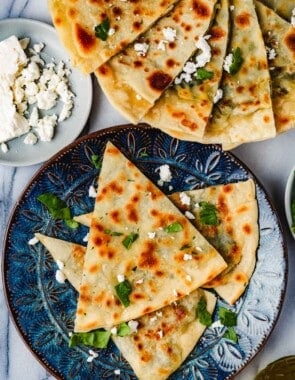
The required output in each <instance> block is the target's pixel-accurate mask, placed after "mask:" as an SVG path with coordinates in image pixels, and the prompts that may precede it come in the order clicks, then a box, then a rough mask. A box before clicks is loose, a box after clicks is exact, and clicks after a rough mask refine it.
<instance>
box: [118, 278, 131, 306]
mask: <svg viewBox="0 0 295 380" xmlns="http://www.w3.org/2000/svg"><path fill="white" fill-rule="evenodd" d="M115 291H116V294H117V296H118V298H119V300H120V301H121V303H122V304H123V305H124V306H125V307H127V306H129V305H130V299H129V295H130V293H131V292H132V286H131V284H130V282H129V281H128V280H124V281H122V282H119V283H118V284H117V285H116V286H115Z"/></svg>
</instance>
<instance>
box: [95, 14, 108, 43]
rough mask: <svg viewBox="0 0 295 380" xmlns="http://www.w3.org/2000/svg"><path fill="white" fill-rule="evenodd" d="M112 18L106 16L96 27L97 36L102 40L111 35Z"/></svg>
mask: <svg viewBox="0 0 295 380" xmlns="http://www.w3.org/2000/svg"><path fill="white" fill-rule="evenodd" d="M109 30H110V20H109V19H108V18H105V19H104V20H103V21H102V22H101V23H100V24H98V25H96V26H95V28H94V32H95V37H97V38H100V39H101V40H102V41H106V40H107V38H108V36H109Z"/></svg>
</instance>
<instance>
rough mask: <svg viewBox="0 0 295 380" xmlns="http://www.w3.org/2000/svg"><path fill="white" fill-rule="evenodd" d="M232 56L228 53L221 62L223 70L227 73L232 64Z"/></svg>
mask: <svg viewBox="0 0 295 380" xmlns="http://www.w3.org/2000/svg"><path fill="white" fill-rule="evenodd" d="M233 59H234V56H233V54H232V53H229V54H228V55H227V56H226V57H225V58H224V62H223V69H224V70H225V71H226V72H227V73H229V68H230V66H231V65H232V63H233Z"/></svg>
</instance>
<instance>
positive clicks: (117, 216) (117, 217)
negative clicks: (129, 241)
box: [109, 210, 121, 224]
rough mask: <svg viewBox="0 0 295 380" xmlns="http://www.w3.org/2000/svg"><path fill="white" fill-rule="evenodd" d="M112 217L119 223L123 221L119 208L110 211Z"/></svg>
mask: <svg viewBox="0 0 295 380" xmlns="http://www.w3.org/2000/svg"><path fill="white" fill-rule="evenodd" d="M109 215H110V219H111V221H112V222H113V223H115V224H119V223H120V221H121V215H120V211H119V210H113V211H111V212H110V214H109Z"/></svg>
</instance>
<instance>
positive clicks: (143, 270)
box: [75, 142, 226, 332]
mask: <svg viewBox="0 0 295 380" xmlns="http://www.w3.org/2000/svg"><path fill="white" fill-rule="evenodd" d="M150 234H152V236H151V235H150ZM187 245H190V246H191V249H190V254H191V255H192V258H193V259H192V260H190V261H189V262H188V261H187V260H185V257H186V256H185V255H184V252H183V247H184V246H187ZM187 253H188V252H187ZM225 268H226V263H225V261H224V260H223V258H222V257H221V256H220V255H219V254H218V252H217V251H216V250H215V249H214V248H213V246H211V245H210V244H209V243H208V241H207V240H206V239H205V238H204V237H203V236H202V235H201V234H200V233H199V232H198V231H197V229H196V228H195V227H193V225H192V224H191V223H190V222H189V221H188V219H187V218H185V217H184V216H183V215H182V213H181V212H180V211H179V210H178V209H177V207H176V206H174V205H173V203H172V202H170V201H169V200H168V198H167V197H166V196H165V195H164V194H163V193H162V192H161V191H160V190H159V189H158V188H157V187H156V186H155V185H154V184H153V183H152V182H151V181H150V180H149V179H148V178H146V177H145V176H144V175H143V174H142V173H141V172H140V171H139V169H138V168H137V167H136V166H135V165H134V164H133V163H132V162H131V161H129V160H128V159H127V158H126V157H125V156H124V155H123V154H122V153H121V152H120V151H119V149H118V148H116V147H115V146H114V145H113V144H112V143H110V142H108V143H107V145H106V148H105V153H104V158H103V163H102V168H101V172H100V176H99V187H98V194H97V197H96V201H95V207H94V214H93V218H92V221H91V226H90V231H89V241H88V245H87V251H86V256H85V262H84V267H83V276H82V282H81V287H80V292H79V299H78V305H77V313H76V320H75V331H76V332H83V331H84V332H85V331H90V330H93V329H96V328H99V327H111V326H114V325H117V324H119V323H121V322H123V321H128V320H131V319H136V318H139V317H141V316H143V315H145V314H148V313H151V312H152V311H155V310H158V309H160V308H162V307H164V306H166V305H168V304H171V303H172V302H174V301H176V300H178V299H179V298H182V297H184V296H185V295H187V294H189V293H191V292H192V291H193V290H195V289H196V288H199V287H200V286H201V285H203V284H204V283H206V282H208V281H210V280H212V279H213V278H214V277H216V276H217V275H218V274H219V273H220V272H221V271H222V270H223V269H225ZM122 283H123V285H120V284H122ZM122 286H123V288H124V289H123V290H124V293H125V296H126V291H128V300H127V301H128V302H124V301H122V296H121V297H120V294H119V292H118V288H120V289H121V288H122ZM126 288H127V290H126ZM125 301H126V297H125Z"/></svg>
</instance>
